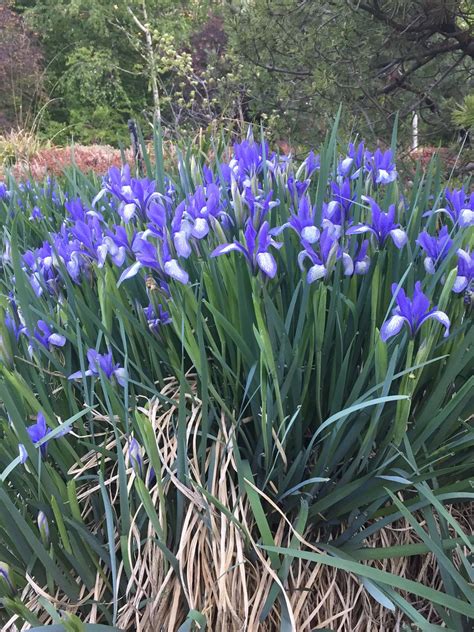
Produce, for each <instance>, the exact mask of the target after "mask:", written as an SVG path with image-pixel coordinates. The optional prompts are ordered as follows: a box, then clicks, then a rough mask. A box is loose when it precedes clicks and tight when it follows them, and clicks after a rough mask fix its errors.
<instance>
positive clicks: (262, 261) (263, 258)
mask: <svg viewBox="0 0 474 632" xmlns="http://www.w3.org/2000/svg"><path fill="white" fill-rule="evenodd" d="M257 265H258V267H259V268H260V270H262V272H264V273H265V274H266V275H267V276H268V277H270V278H271V279H273V277H274V276H275V274H276V271H277V264H276V261H275V259H274V257H273V255H271V254H270V253H269V252H259V253H258V255H257Z"/></svg>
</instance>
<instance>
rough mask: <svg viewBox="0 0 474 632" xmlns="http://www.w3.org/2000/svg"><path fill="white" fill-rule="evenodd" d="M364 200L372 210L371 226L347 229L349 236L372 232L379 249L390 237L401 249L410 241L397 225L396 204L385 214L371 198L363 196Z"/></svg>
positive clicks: (357, 226) (359, 225)
mask: <svg viewBox="0 0 474 632" xmlns="http://www.w3.org/2000/svg"><path fill="white" fill-rule="evenodd" d="M362 199H363V200H364V201H366V202H369V204H370V208H371V209H372V223H371V224H357V225H356V226H351V227H350V228H348V229H347V231H346V234H347V235H360V234H362V233H367V232H370V233H372V234H373V235H374V237H375V239H376V240H377V243H378V246H379V248H381V247H382V246H383V245H384V244H385V242H386V241H387V239H388V237H391V239H392V240H393V243H394V244H395V246H396V247H397V248H398V249H400V248H402V247H403V246H404V245H405V244H406V243H407V241H408V237H407V234H406V233H405V231H404V230H402V229H401V228H400V224H395V204H391V205H390V207H389V209H388V212H387V213H384V212H383V211H382V210H381V208H380V206H379V205H378V204H377V202H376V201H375V200H374V199H373V198H371V197H366V196H363V197H362Z"/></svg>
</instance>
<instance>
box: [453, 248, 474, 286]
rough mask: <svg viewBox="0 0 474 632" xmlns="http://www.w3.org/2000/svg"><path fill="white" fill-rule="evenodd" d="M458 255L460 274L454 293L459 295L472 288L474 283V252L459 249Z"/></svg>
mask: <svg viewBox="0 0 474 632" xmlns="http://www.w3.org/2000/svg"><path fill="white" fill-rule="evenodd" d="M457 255H458V274H457V277H456V280H455V281H454V286H453V292H456V293H457V294H459V292H462V291H463V290H466V289H467V288H469V287H471V284H472V283H474V252H471V253H470V252H469V251H467V250H463V249H462V248H459V249H458V251H457Z"/></svg>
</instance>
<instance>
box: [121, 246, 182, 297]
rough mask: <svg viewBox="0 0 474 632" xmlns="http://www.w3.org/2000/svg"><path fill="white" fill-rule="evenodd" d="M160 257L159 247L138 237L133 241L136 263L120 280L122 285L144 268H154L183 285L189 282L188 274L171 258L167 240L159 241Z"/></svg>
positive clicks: (125, 271) (123, 273) (124, 272)
mask: <svg viewBox="0 0 474 632" xmlns="http://www.w3.org/2000/svg"><path fill="white" fill-rule="evenodd" d="M159 245H160V250H161V253H160V256H159V252H158V248H157V246H155V245H154V244H151V243H150V242H149V241H147V240H146V239H143V237H140V236H139V235H137V236H136V237H135V239H134V241H133V254H134V256H135V258H136V261H135V262H134V263H132V265H131V266H129V267H128V268H127V269H126V270H124V271H123V272H122V274H121V276H120V279H119V280H118V285H120V284H121V283H122V282H123V281H125V280H126V279H131V278H132V277H134V276H135V275H136V274H137V273H138V271H139V270H140V269H141V268H143V267H147V268H152V269H153V270H156V271H157V272H158V273H160V274H161V275H162V276H169V277H171V278H172V279H175V280H176V281H179V282H180V283H182V284H183V285H186V283H187V282H188V281H189V275H188V273H187V272H186V271H185V270H183V268H181V266H180V265H179V263H178V261H177V260H176V259H173V258H172V257H171V253H170V250H169V248H168V244H167V242H166V239H164V240H162V241H161V240H159Z"/></svg>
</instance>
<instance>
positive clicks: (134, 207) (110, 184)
mask: <svg viewBox="0 0 474 632" xmlns="http://www.w3.org/2000/svg"><path fill="white" fill-rule="evenodd" d="M106 192H109V193H111V194H112V195H114V196H115V197H117V198H118V199H119V200H120V205H119V207H118V213H119V215H120V217H121V218H122V219H123V221H124V222H125V223H128V222H129V221H130V220H131V219H132V218H133V217H134V216H135V214H136V213H137V212H138V213H139V215H140V217H141V218H142V219H145V218H146V214H147V210H148V207H149V206H150V204H151V203H152V202H153V201H154V200H159V199H162V198H163V197H164V196H162V195H161V194H160V193H158V192H157V191H156V190H155V182H154V181H153V180H149V179H148V178H141V179H137V178H132V177H131V176H130V167H129V166H128V165H125V166H124V167H123V169H122V171H120V170H119V169H118V168H117V167H112V168H111V169H109V173H108V177H107V178H105V179H104V183H103V189H102V191H100V193H99V194H98V195H96V197H95V198H94V201H93V202H92V206H94V205H95V204H96V203H97V202H98V200H100V198H101V197H102V196H103V195H104V193H106Z"/></svg>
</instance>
